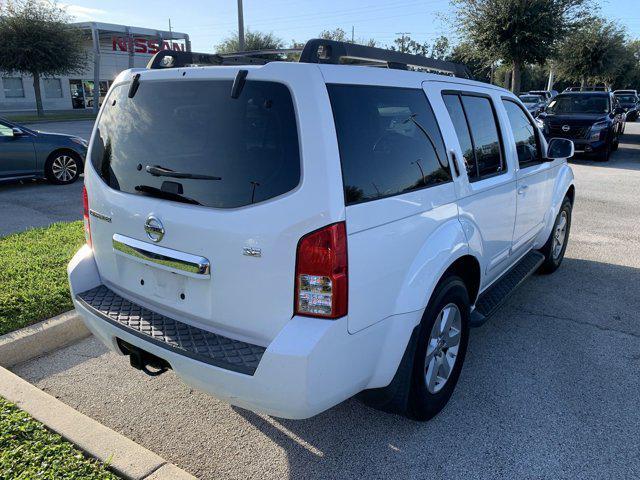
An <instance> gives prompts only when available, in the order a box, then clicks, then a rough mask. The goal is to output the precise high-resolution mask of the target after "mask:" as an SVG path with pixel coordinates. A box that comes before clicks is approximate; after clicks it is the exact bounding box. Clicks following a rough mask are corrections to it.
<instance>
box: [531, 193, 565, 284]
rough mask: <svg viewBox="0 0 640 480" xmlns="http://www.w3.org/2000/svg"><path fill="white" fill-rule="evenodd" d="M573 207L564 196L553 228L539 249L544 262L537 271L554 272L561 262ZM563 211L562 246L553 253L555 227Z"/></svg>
mask: <svg viewBox="0 0 640 480" xmlns="http://www.w3.org/2000/svg"><path fill="white" fill-rule="evenodd" d="M572 209H573V205H572V204H571V200H569V198H568V197H564V200H563V201H562V206H561V207H560V211H559V212H558V215H557V216H556V221H555V222H554V223H553V228H552V229H551V233H550V234H549V239H548V240H547V242H546V243H545V244H544V246H543V247H542V248H541V249H540V253H542V254H543V255H544V262H543V263H542V265H540V268H539V269H538V272H539V273H544V274H549V273H553V272H555V271H556V270H557V269H558V268H559V267H560V264H561V263H562V259H563V258H564V253H565V252H566V250H567V244H568V243H569V233H570V231H571V211H572ZM563 212H564V214H565V215H566V230H565V234H564V239H563V243H562V247H561V248H560V251H559V252H557V253H556V254H555V255H554V244H555V242H554V238H555V235H556V229H557V228H558V226H559V224H560V222H561V221H562V220H561V219H562V216H563Z"/></svg>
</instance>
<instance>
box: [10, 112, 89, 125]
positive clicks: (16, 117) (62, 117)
mask: <svg viewBox="0 0 640 480" xmlns="http://www.w3.org/2000/svg"><path fill="white" fill-rule="evenodd" d="M5 118H6V119H7V120H9V121H11V122H16V123H38V122H65V121H69V120H95V118H96V115H95V114H94V113H93V112H58V113H56V112H51V113H45V114H44V116H43V117H39V116H38V115H37V114H35V113H14V114H8V115H5Z"/></svg>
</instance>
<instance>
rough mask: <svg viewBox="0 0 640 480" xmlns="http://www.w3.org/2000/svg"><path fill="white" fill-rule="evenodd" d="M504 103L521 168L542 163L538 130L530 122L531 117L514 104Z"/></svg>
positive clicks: (506, 101) (505, 101)
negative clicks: (537, 135)
mask: <svg viewBox="0 0 640 480" xmlns="http://www.w3.org/2000/svg"><path fill="white" fill-rule="evenodd" d="M502 103H503V104H504V108H505V109H506V110H507V116H508V117H509V125H511V131H512V132H513V137H514V139H515V141H516V150H517V152H518V163H519V164H520V166H521V167H526V166H529V165H532V164H535V163H538V162H540V160H541V159H540V153H539V152H540V150H539V148H538V139H537V137H536V133H535V132H536V128H535V127H534V126H533V124H532V123H531V122H530V121H529V117H527V115H526V114H525V113H524V112H523V111H522V109H521V108H520V107H519V106H518V105H516V104H515V103H514V102H510V101H508V100H504V101H503V102H502Z"/></svg>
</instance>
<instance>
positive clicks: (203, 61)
mask: <svg viewBox="0 0 640 480" xmlns="http://www.w3.org/2000/svg"><path fill="white" fill-rule="evenodd" d="M300 51H301V49H299V48H288V49H273V50H251V51H246V52H233V53H198V52H183V51H177V50H161V51H160V52H158V53H156V54H155V55H154V56H153V57H152V58H151V60H149V63H148V64H147V68H148V69H151V70H157V69H163V68H182V67H189V66H194V65H264V64H266V63H269V62H272V61H274V60H280V58H277V56H278V55H287V54H292V53H300ZM268 56H273V58H268Z"/></svg>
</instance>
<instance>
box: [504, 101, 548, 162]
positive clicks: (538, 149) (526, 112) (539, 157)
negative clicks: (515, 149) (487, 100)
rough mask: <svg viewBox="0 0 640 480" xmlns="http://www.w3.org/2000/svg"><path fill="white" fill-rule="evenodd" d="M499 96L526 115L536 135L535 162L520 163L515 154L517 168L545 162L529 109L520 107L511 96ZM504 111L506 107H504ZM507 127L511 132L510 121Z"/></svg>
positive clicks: (537, 132) (538, 134) (538, 135)
mask: <svg viewBox="0 0 640 480" xmlns="http://www.w3.org/2000/svg"><path fill="white" fill-rule="evenodd" d="M501 98H502V101H503V102H511V103H513V104H515V105H516V106H517V107H518V108H519V109H520V110H521V111H522V112H523V113H524V116H525V117H527V119H528V120H529V123H531V126H532V127H533V132H534V134H535V136H536V150H537V151H538V160H537V161H536V162H531V163H525V164H524V165H520V158H518V156H517V155H516V159H517V160H518V168H519V169H520V170H523V169H525V168H529V167H535V166H537V165H540V164H542V163H545V160H544V155H543V154H542V141H541V139H540V129H539V128H538V127H537V126H536V123H535V119H534V118H533V116H532V115H531V113H529V111H528V110H527V109H526V108H522V105H520V104H519V103H518V102H517V101H516V100H514V99H513V98H511V97H507V96H504V95H503V96H502V97H501ZM505 113H506V109H505ZM507 117H509V114H508V113H507ZM509 128H511V131H512V132H513V127H511V122H509Z"/></svg>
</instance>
